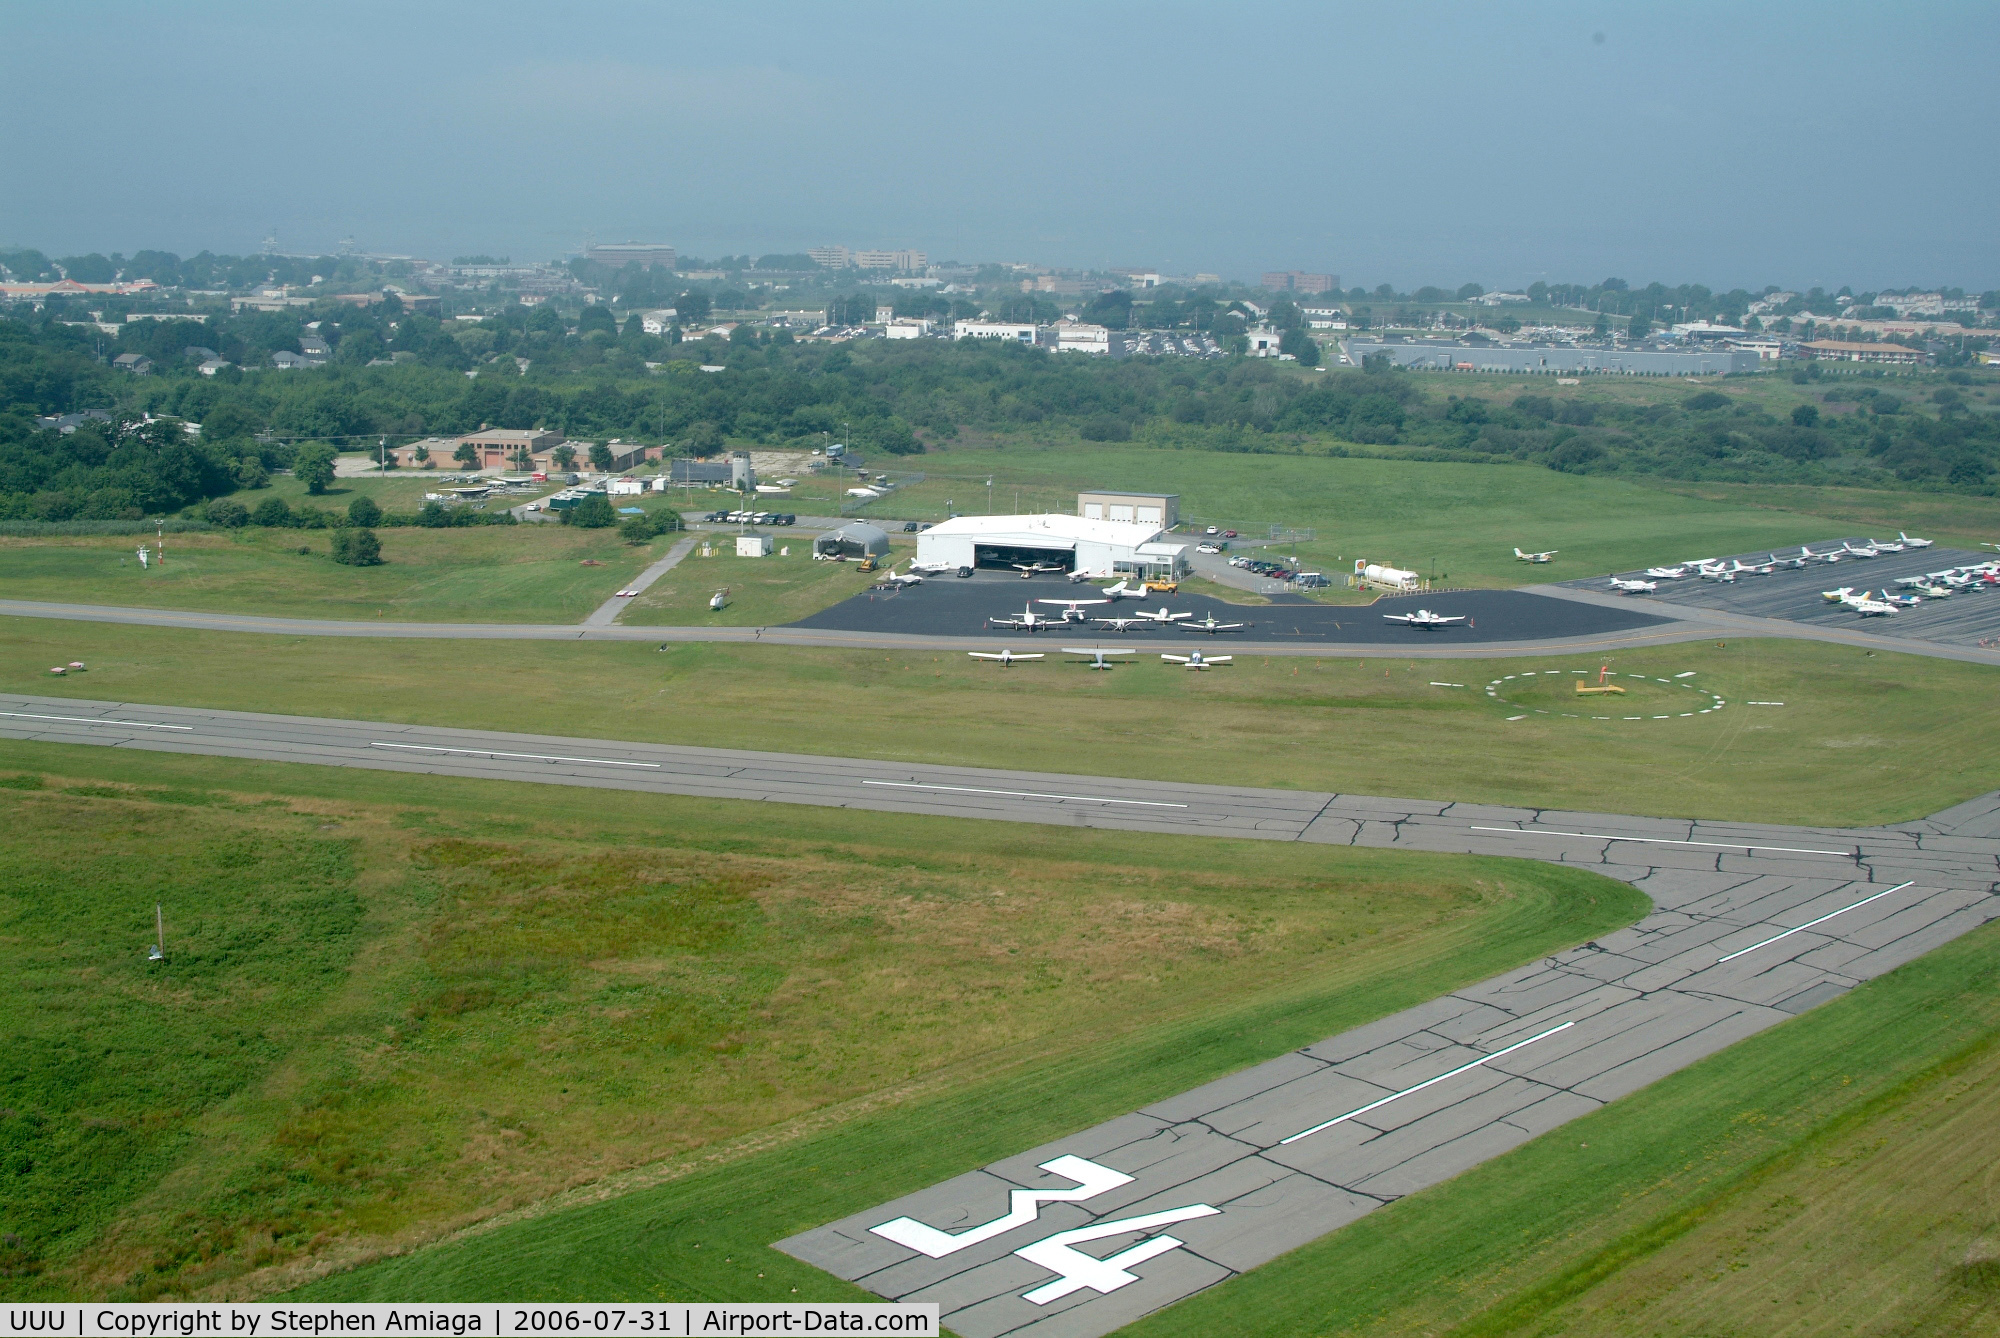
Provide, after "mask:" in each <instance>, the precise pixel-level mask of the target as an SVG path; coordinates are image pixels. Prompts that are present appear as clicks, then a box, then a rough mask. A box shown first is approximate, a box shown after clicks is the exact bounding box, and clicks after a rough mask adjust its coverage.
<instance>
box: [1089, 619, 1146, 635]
mask: <svg viewBox="0 0 2000 1338" xmlns="http://www.w3.org/2000/svg"><path fill="white" fill-rule="evenodd" d="M1091 621H1092V622H1094V623H1099V624H1102V625H1103V626H1105V627H1108V628H1110V629H1111V630H1112V631H1114V632H1129V631H1131V630H1132V629H1133V628H1135V627H1137V626H1139V625H1140V624H1141V623H1143V622H1145V621H1146V620H1145V619H1144V618H1092V619H1091Z"/></svg>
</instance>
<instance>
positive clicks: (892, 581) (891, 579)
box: [876, 568, 924, 586]
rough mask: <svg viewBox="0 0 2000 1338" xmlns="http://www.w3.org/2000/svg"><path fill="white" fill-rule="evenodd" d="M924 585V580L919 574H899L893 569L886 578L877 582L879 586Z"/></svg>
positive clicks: (905, 572)
mask: <svg viewBox="0 0 2000 1338" xmlns="http://www.w3.org/2000/svg"><path fill="white" fill-rule="evenodd" d="M923 583H924V578H923V577H921V576H919V575H917V573H915V572H914V571H900V572H899V571H897V570H895V569H894V568H891V569H890V570H889V573H888V574H887V575H886V576H884V577H883V578H882V579H881V580H879V581H877V582H876V584H877V585H898V586H900V585H922V584H923Z"/></svg>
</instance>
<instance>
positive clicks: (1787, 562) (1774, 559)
mask: <svg viewBox="0 0 2000 1338" xmlns="http://www.w3.org/2000/svg"><path fill="white" fill-rule="evenodd" d="M1770 565H1771V567H1772V568H1773V569H1774V570H1775V569H1776V568H1778V567H1790V568H1791V569H1792V570H1793V571H1797V570H1799V569H1800V568H1801V567H1803V566H1805V565H1806V560H1805V559H1804V558H1802V557H1779V556H1778V555H1777V554H1776V553H1773V554H1771V558H1770Z"/></svg>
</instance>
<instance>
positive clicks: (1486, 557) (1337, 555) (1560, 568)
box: [867, 388, 2000, 587]
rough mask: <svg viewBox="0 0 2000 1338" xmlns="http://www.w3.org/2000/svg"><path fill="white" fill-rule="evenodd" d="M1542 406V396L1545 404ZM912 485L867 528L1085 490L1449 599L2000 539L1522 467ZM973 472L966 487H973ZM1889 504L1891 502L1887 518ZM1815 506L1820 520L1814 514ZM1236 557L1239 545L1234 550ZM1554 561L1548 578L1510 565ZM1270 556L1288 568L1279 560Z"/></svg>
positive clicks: (1973, 511)
mask: <svg viewBox="0 0 2000 1338" xmlns="http://www.w3.org/2000/svg"><path fill="white" fill-rule="evenodd" d="M1544 393H1546V388H1544ZM923 464H924V468H925V469H926V470H927V471H928V472H929V474H930V477H928V478H927V479H926V480H925V481H924V482H923V483H919V484H914V485H911V486H910V487H908V488H905V489H899V490H898V491H897V493H896V494H895V495H894V496H893V497H891V498H887V499H884V500H883V501H881V502H875V503H871V504H870V506H869V507H868V508H867V513H879V514H881V515H885V516H895V517H899V518H902V517H908V518H913V519H920V520H925V519H927V520H939V519H942V518H943V516H944V502H945V499H946V498H947V497H950V498H951V499H953V500H954V501H955V503H956V505H957V509H958V510H959V511H960V512H967V513H973V514H977V513H980V512H983V511H984V510H985V509H986V487H985V480H986V478H987V477H989V476H990V477H992V478H993V479H994V480H995V482H994V486H993V495H994V503H993V509H994V510H995V511H998V512H1002V513H1007V512H1012V511H1013V510H1015V508H1016V506H1017V505H1018V506H1019V507H1021V508H1023V509H1027V510H1036V511H1042V510H1048V511H1063V512H1071V513H1073V512H1074V511H1075V510H1076V494H1077V492H1078V491H1079V490H1082V489H1086V488H1115V489H1125V490H1130V491H1155V490H1157V491H1162V492H1172V493H1178V494H1180V499H1181V501H1180V506H1181V512H1182V515H1183V517H1185V518H1187V519H1189V520H1192V521H1198V522H1199V523H1200V524H1203V525H1208V524H1214V525H1218V526H1221V527H1222V528H1227V529H1236V530H1240V531H1241V532H1242V534H1243V536H1244V537H1245V538H1247V539H1261V538H1265V537H1266V536H1267V535H1268V534H1269V530H1270V527H1271V526H1272V525H1279V526H1285V527H1291V528H1298V529H1311V530H1313V531H1314V534H1315V538H1314V540H1313V542H1311V543H1307V544H1302V545H1298V546H1297V548H1296V551H1297V553H1298V556H1299V557H1300V559H1301V560H1302V561H1303V562H1304V564H1305V565H1306V567H1307V568H1308V569H1316V570H1320V571H1324V572H1325V573H1326V574H1327V575H1328V576H1330V577H1334V578H1335V579H1338V577H1339V576H1340V575H1341V574H1343V573H1345V572H1348V571H1351V570H1352V569H1353V564H1354V562H1355V561H1356V560H1357V559H1366V560H1367V561H1370V562H1381V563H1388V564H1391V565H1395V566H1400V567H1405V568H1410V569H1414V570H1417V571H1420V572H1422V573H1424V574H1425V575H1427V576H1428V575H1431V574H1433V573H1435V574H1436V575H1437V576H1438V577H1439V578H1440V580H1442V581H1444V582H1445V583H1448V584H1450V585H1455V586H1478V587H1508V586H1515V585H1525V584H1532V583H1535V582H1540V581H1561V580H1570V579H1574V578H1576V577H1581V576H1594V575H1600V574H1602V573H1604V572H1609V571H1630V570H1635V569H1638V568H1642V567H1647V566H1652V565H1655V564H1657V563H1663V562H1679V561H1685V560H1686V559H1689V558H1697V557H1714V556H1720V555H1726V554H1732V553H1744V552H1753V551H1757V550H1766V551H1768V550H1771V549H1776V548H1784V547H1796V546H1797V545H1799V544H1802V543H1811V542H1817V541H1823V540H1826V539H1830V538H1834V537H1836V536H1838V535H1841V534H1845V533H1853V532H1854V531H1855V530H1856V529H1865V530H1872V531H1873V532H1876V533H1879V534H1880V535H1881V537H1884V538H1887V537H1889V536H1890V535H1893V534H1894V533H1895V531H1896V530H1897V529H1908V530H1909V531H1910V533H1912V534H1919V533H1921V534H1922V535H1923V537H1926V538H1935V539H1938V540H1939V541H1940V542H1942V543H1958V544H1962V545H1973V546H1976V545H1977V543H1978V541H1980V540H1982V539H1995V538H2000V502H1996V501H1993V500H1991V499H1977V498H1961V499H1952V500H1953V505H1952V506H1951V507H1949V508H1942V509H1941V508H1940V507H1939V506H1938V504H1937V500H1936V499H1933V498H1930V497H1928V496H1926V495H1923V494H1915V493H1912V494H1885V493H1861V494H1858V496H1859V497H1861V498H1865V499H1866V501H1865V503H1864V502H1857V501H1856V500H1855V498H1854V497H1851V496H1849V495H1848V492H1847V490H1845V489H1836V488H1827V489H1794V490H1790V492H1789V494H1788V495H1785V496H1780V497H1775V498H1774V497H1772V496H1769V495H1766V494H1763V493H1760V492H1756V491H1754V490H1752V491H1743V492H1738V491H1732V490H1726V489H1709V488H1708V487H1707V486H1706V485H1703V486H1702V495H1691V494H1690V493H1689V492H1686V491H1682V490H1678V488H1677V490H1674V491H1668V490H1666V489H1665V488H1664V487H1651V486H1646V485H1644V484H1640V483H1633V482H1627V481H1624V480H1620V479H1608V478H1590V477H1580V476H1576V475H1570V474H1562V473H1558V472H1556V471H1553V470H1548V469H1541V468H1534V467H1529V466H1525V465H1469V464H1468V465H1461V464H1418V463H1410V462H1405V461H1388V460H1364V459H1332V458H1326V457H1319V456H1310V455H1308V456H1289V455H1231V454H1221V453H1214V452H1204V451H1177V450H1148V449H1143V448H1135V447H1129V446H1098V445H1092V444H1089V443H1084V444H1081V445H1078V444H1071V443H1061V444H1035V443H1033V442H1025V441H1020V440H1010V441H1009V443H1008V444H1007V445H1006V446H1005V447H1004V448H1002V449H981V450H961V451H950V450H945V451H939V452H937V453H936V454H934V455H926V456H925V457H923ZM975 471H976V472H975ZM1898 499H1902V500H1901V501H1900V503H1899V501H1898ZM1821 506H1824V507H1826V508H1827V509H1828V511H1829V512H1830V513H1831V514H1821V513H1820V512H1819V511H1817V510H1816V509H1815V508H1817V507H1821ZM1927 525H1928V526H1929V527H1930V528H1929V529H1926V528H1925V527H1926V526H1927ZM1240 547H1241V545H1240V544H1239V548H1240ZM1517 547H1518V548H1521V549H1523V550H1525V551H1529V552H1541V551H1546V550H1549V549H1555V550H1557V556H1556V558H1555V559H1554V560H1553V561H1552V562H1549V563H1547V564H1536V565H1532V566H1531V565H1529V564H1527V563H1523V562H1518V561H1516V560H1515V558H1514V556H1513V550H1514V549H1515V548H1517ZM1280 551H1283V552H1288V553H1289V552H1292V551H1294V549H1293V546H1291V545H1286V546H1284V547H1283V548H1282V549H1281V550H1280Z"/></svg>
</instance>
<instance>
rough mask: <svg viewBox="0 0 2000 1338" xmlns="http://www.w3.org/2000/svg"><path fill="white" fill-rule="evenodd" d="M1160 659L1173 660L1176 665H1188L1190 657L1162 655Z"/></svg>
mask: <svg viewBox="0 0 2000 1338" xmlns="http://www.w3.org/2000/svg"><path fill="white" fill-rule="evenodd" d="M1160 658H1161V659H1163V660H1171V661H1173V662H1174V663H1175V664H1186V663H1187V662H1188V660H1189V658H1190V657H1189V656H1186V655H1162V656H1160Z"/></svg>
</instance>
